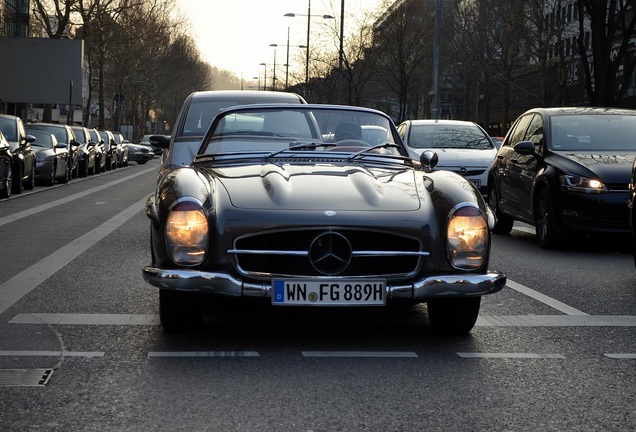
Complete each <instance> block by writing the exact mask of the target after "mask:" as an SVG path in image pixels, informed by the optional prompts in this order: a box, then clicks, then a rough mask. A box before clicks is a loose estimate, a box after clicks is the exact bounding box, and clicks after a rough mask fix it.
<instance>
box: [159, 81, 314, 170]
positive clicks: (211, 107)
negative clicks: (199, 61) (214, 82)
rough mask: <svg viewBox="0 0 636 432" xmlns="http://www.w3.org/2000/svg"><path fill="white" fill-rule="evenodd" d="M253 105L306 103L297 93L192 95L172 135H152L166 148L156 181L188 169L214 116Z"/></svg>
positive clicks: (161, 146)
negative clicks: (236, 106) (176, 171)
mask: <svg viewBox="0 0 636 432" xmlns="http://www.w3.org/2000/svg"><path fill="white" fill-rule="evenodd" d="M254 103H305V100H304V99H303V98H302V97H301V96H299V95H297V94H295V93H286V92H278V91H251V90H217V91H199V92H194V93H192V94H190V95H189V96H188V97H187V98H186V100H185V101H184V102H183V106H182V107H181V111H180V113H179V115H178V117H177V120H176V123H175V127H174V130H173V133H172V135H171V136H167V135H152V136H151V137H150V138H149V140H150V144H151V145H153V146H156V147H160V148H162V149H165V150H166V151H164V154H163V155H162V157H161V165H162V167H161V168H160V170H159V175H158V176H157V179H158V180H159V179H161V178H162V177H163V176H164V175H165V174H166V173H168V172H170V171H171V170H172V169H174V168H177V167H181V166H188V165H190V163H192V159H193V158H194V155H195V154H196V152H197V150H198V148H199V144H200V143H201V138H202V137H203V135H204V134H205V132H206V131H207V130H208V127H209V126H210V123H211V122H212V119H213V118H214V116H215V115H216V114H217V113H218V112H219V111H220V110H221V109H224V108H227V107H230V106H235V105H247V104H254Z"/></svg>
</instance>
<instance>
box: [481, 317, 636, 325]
mask: <svg viewBox="0 0 636 432" xmlns="http://www.w3.org/2000/svg"><path fill="white" fill-rule="evenodd" d="M476 325H477V326H479V327H636V316H634V315H513V316H487V315H480V316H479V317H478V318H477V323H476Z"/></svg>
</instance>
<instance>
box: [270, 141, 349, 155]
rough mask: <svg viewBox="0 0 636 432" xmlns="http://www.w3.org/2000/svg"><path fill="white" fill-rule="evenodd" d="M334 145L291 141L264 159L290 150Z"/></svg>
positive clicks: (320, 142) (331, 144)
mask: <svg viewBox="0 0 636 432" xmlns="http://www.w3.org/2000/svg"><path fill="white" fill-rule="evenodd" d="M335 145H336V144H334V143H324V142H322V141H292V142H290V143H289V147H287V148H284V149H280V150H276V151H275V152H272V153H270V154H268V155H267V156H265V159H269V158H271V157H274V156H276V155H278V154H281V153H284V152H286V151H290V150H300V149H315V148H316V147H333V146H335Z"/></svg>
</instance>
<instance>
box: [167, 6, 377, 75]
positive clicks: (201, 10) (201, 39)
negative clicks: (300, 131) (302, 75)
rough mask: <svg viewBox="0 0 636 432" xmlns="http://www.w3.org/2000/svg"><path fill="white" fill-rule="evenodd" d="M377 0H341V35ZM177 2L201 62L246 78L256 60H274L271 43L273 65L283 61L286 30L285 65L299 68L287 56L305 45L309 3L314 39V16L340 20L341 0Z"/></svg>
mask: <svg viewBox="0 0 636 432" xmlns="http://www.w3.org/2000/svg"><path fill="white" fill-rule="evenodd" d="M381 1H382V0H345V34H346V33H347V32H348V31H349V30H350V28H349V27H347V24H348V23H351V25H354V23H355V21H356V20H355V19H348V18H353V17H354V16H355V17H359V16H360V14H361V13H363V11H366V10H368V9H369V8H373V7H374V6H376V5H377V4H379V3H380V2H381ZM178 5H179V8H180V9H181V11H182V13H183V14H184V15H185V16H186V17H187V18H188V19H189V21H190V23H191V25H192V29H191V31H192V33H191V36H192V37H193V38H194V39H195V41H196V42H197V46H198V48H199V51H200V52H201V55H202V57H203V60H204V61H206V62H208V63H210V64H212V65H213V66H215V67H217V68H219V69H225V70H229V71H231V72H233V73H234V74H236V76H237V77H239V78H243V79H246V80H248V79H251V78H252V77H255V76H258V75H259V73H262V71H263V66H259V65H260V64H261V63H267V64H270V65H271V64H273V62H274V48H272V47H270V44H277V45H278V48H276V63H277V65H278V64H281V65H282V64H285V61H286V58H285V57H286V50H287V31H288V28H289V35H290V36H289V44H290V69H291V68H294V67H295V68H296V69H297V70H299V71H304V63H301V64H299V65H294V64H292V61H291V59H293V58H294V52H293V50H301V49H302V48H299V47H295V46H294V45H305V43H306V42H305V39H306V38H307V8H308V6H309V5H311V15H312V18H311V35H315V36H314V38H316V39H317V36H318V32H320V31H321V23H320V21H326V20H323V18H321V17H314V16H313V15H320V16H322V15H325V14H328V15H333V16H336V17H337V18H339V16H340V5H341V0H178ZM334 8H335V10H334ZM286 13H294V14H296V15H298V16H296V17H294V18H289V17H285V16H284V15H285V14H286ZM300 15H303V16H300ZM329 21H332V20H329ZM334 23H335V21H334ZM338 23H339V21H338ZM332 25H333V24H332ZM311 35H310V41H309V42H310V45H311V42H312V39H311ZM297 55H298V54H297V53H296V56H297ZM301 55H303V54H301ZM301 58H302V57H301ZM270 67H271V66H270ZM277 69H278V67H277Z"/></svg>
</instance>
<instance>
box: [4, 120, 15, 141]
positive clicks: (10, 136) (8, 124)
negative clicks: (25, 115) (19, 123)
mask: <svg viewBox="0 0 636 432" xmlns="http://www.w3.org/2000/svg"><path fill="white" fill-rule="evenodd" d="M0 130H1V131H2V133H3V134H4V137H5V138H6V139H7V141H17V140H18V138H17V131H16V127H15V122H14V121H13V120H12V119H7V118H0Z"/></svg>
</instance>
